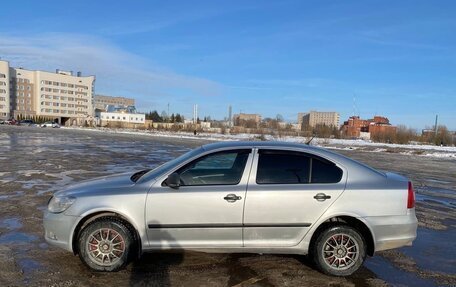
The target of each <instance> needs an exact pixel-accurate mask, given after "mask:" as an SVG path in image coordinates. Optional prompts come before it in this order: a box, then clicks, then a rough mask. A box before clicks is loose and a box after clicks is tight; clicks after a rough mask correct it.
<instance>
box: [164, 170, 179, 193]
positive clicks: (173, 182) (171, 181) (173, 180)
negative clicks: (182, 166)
mask: <svg viewBox="0 0 456 287" xmlns="http://www.w3.org/2000/svg"><path fill="white" fill-rule="evenodd" d="M166 184H167V185H168V186H169V187H171V188H174V189H178V188H179V186H180V175H179V174H178V173H177V172H174V173H172V174H170V175H168V178H167V179H166Z"/></svg>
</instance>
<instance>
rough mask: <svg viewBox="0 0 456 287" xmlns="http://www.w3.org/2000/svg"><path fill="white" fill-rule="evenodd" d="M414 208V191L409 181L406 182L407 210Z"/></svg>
mask: <svg viewBox="0 0 456 287" xmlns="http://www.w3.org/2000/svg"><path fill="white" fill-rule="evenodd" d="M414 207H415V191H413V184H412V182H411V181H409V182H408V196H407V208H414Z"/></svg>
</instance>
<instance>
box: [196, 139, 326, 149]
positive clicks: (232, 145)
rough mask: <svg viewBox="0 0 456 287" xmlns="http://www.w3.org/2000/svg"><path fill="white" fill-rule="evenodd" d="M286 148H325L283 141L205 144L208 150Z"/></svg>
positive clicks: (204, 146) (204, 147)
mask: <svg viewBox="0 0 456 287" xmlns="http://www.w3.org/2000/svg"><path fill="white" fill-rule="evenodd" d="M254 147H259V148H261V147H263V148H286V149H300V150H309V151H317V150H318V151H322V150H325V149H323V148H319V147H314V146H310V145H307V144H303V143H292V142H281V141H223V142H217V143H210V144H206V145H203V149H204V150H206V151H210V150H216V149H223V148H229V149H231V148H254Z"/></svg>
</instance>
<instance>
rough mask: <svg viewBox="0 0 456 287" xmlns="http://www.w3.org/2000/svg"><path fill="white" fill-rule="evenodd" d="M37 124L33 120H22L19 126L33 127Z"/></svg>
mask: <svg viewBox="0 0 456 287" xmlns="http://www.w3.org/2000/svg"><path fill="white" fill-rule="evenodd" d="M33 124H35V122H34V121H33V120H21V121H19V125H21V126H31V125H33Z"/></svg>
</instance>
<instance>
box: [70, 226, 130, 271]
mask: <svg viewBox="0 0 456 287" xmlns="http://www.w3.org/2000/svg"><path fill="white" fill-rule="evenodd" d="M134 243H135V242H134V236H133V234H132V232H131V231H130V229H129V228H128V227H127V226H126V225H125V224H124V223H123V222H122V221H120V220H118V219H116V218H100V219H97V220H95V221H93V222H91V223H89V224H88V225H87V226H86V227H85V228H84V229H83V230H82V232H81V233H80V236H79V242H78V247H79V257H80V258H81V260H82V262H84V263H85V264H86V265H87V266H88V267H90V268H91V269H93V270H95V271H118V270H120V269H122V268H123V267H125V266H126V265H127V264H128V262H129V260H130V258H131V254H132V252H133V251H134Z"/></svg>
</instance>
